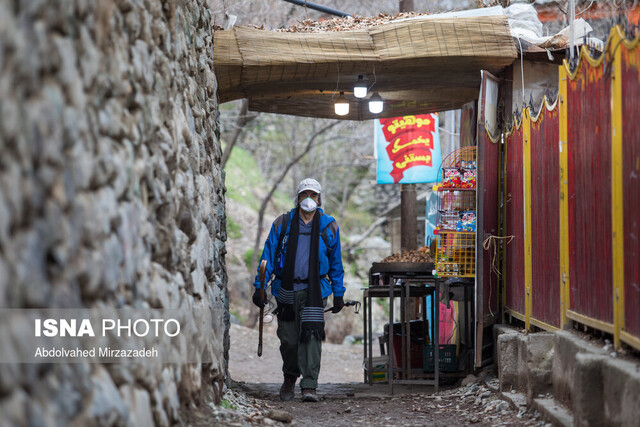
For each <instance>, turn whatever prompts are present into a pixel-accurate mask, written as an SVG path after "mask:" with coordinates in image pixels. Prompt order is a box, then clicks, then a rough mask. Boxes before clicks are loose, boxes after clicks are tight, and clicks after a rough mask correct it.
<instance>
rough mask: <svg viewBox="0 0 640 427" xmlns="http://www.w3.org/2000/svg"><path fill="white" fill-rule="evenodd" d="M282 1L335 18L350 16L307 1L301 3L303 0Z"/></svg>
mask: <svg viewBox="0 0 640 427" xmlns="http://www.w3.org/2000/svg"><path fill="white" fill-rule="evenodd" d="M283 1H286V2H287V3H291V4H295V5H297V6H305V7H308V8H309V9H313V10H317V11H319V12H324V13H328V14H329V15H335V16H341V17H346V16H352V15H351V14H349V13H344V12H340V11H339V10H335V9H331V8H330V7H325V6H320V5H319V4H315V3H309V2H308V1H303V0H283Z"/></svg>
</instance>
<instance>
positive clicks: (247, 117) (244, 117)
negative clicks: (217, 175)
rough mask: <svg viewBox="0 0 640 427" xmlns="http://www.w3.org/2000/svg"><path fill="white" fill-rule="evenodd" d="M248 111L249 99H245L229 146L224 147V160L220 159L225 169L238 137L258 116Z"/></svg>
mask: <svg viewBox="0 0 640 427" xmlns="http://www.w3.org/2000/svg"><path fill="white" fill-rule="evenodd" d="M248 112H249V100H248V99H243V100H242V105H241V106H240V112H238V118H237V119H236V126H235V128H234V129H233V134H232V135H231V138H230V139H229V142H227V146H226V147H225V148H224V153H222V160H220V163H221V166H222V169H224V167H225V166H226V164H227V161H228V160H229V157H231V150H233V146H234V145H236V142H237V141H238V137H239V136H240V134H241V133H242V131H243V129H244V127H245V126H246V125H247V123H250V122H251V121H252V120H253V119H255V118H256V117H257V116H258V115H257V114H248Z"/></svg>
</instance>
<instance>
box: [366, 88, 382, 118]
mask: <svg viewBox="0 0 640 427" xmlns="http://www.w3.org/2000/svg"><path fill="white" fill-rule="evenodd" d="M383 109H384V101H383V100H382V97H381V96H380V95H379V94H378V92H374V93H373V95H371V98H369V111H370V112H371V113H373V114H379V113H382V110H383Z"/></svg>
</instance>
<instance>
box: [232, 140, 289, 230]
mask: <svg viewBox="0 0 640 427" xmlns="http://www.w3.org/2000/svg"><path fill="white" fill-rule="evenodd" d="M224 170H225V174H226V178H225V186H226V187H227V197H229V198H230V199H233V200H235V201H237V202H239V203H242V204H243V205H247V206H249V207H250V208H251V209H253V210H254V211H256V212H257V211H259V210H260V204H261V203H262V198H263V197H265V196H266V194H267V191H268V190H269V187H268V185H271V183H268V182H267V180H266V179H265V177H264V176H263V175H262V173H261V172H260V168H259V167H258V163H257V162H256V160H255V158H254V155H253V154H252V153H251V152H249V151H248V150H245V149H244V148H242V147H239V146H237V145H236V146H235V147H233V150H232V151H231V156H230V157H229V161H228V162H227V164H226V166H225V168H224ZM287 182H288V181H287ZM256 189H259V191H255V190H256ZM271 203H273V204H274V205H275V206H276V207H277V209H278V210H282V211H283V212H284V211H285V210H288V209H290V208H291V207H292V206H291V204H292V203H293V202H292V200H291V198H290V197H289V196H287V195H286V194H284V193H282V192H280V191H276V192H275V193H274V195H273V196H272V197H271ZM231 238H233V237H231Z"/></svg>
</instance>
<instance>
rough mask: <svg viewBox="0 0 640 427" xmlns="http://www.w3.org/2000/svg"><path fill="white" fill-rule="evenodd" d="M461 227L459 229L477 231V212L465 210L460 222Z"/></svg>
mask: <svg viewBox="0 0 640 427" xmlns="http://www.w3.org/2000/svg"><path fill="white" fill-rule="evenodd" d="M458 225H459V227H457V228H460V229H459V230H457V231H472V232H475V231H476V213H475V212H473V211H466V212H463V213H462V215H461V218H460V223H459V224H458Z"/></svg>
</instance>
